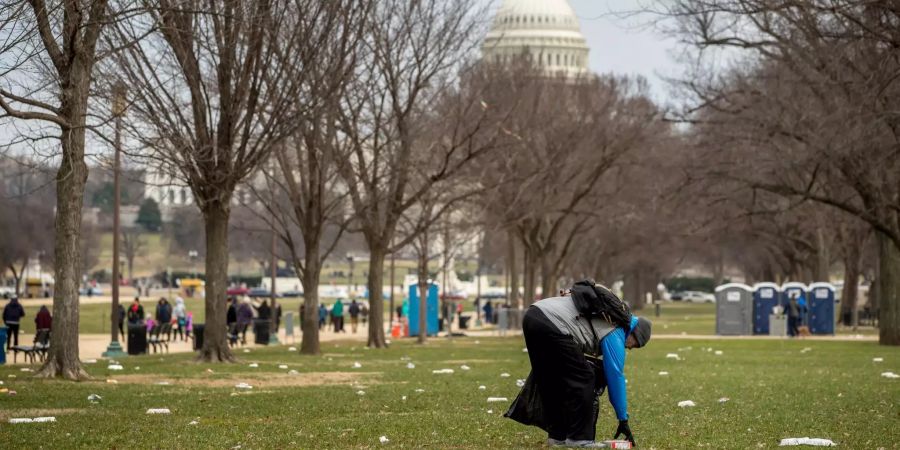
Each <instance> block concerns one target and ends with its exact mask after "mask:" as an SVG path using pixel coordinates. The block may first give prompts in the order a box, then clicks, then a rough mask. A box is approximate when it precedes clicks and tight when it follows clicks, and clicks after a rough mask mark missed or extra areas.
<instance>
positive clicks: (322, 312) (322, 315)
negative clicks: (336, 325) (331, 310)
mask: <svg viewBox="0 0 900 450" xmlns="http://www.w3.org/2000/svg"><path fill="white" fill-rule="evenodd" d="M327 318H328V308H327V307H325V304H323V303H319V331H322V328H325V319H327Z"/></svg>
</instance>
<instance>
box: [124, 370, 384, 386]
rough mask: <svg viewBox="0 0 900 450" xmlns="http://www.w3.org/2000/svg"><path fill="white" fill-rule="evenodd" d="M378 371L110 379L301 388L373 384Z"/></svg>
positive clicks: (197, 384)
mask: <svg viewBox="0 0 900 450" xmlns="http://www.w3.org/2000/svg"><path fill="white" fill-rule="evenodd" d="M380 376H381V372H352V373H351V372H307V373H303V372H301V373H298V374H296V375H290V374H284V373H277V374H276V373H262V374H203V375H202V376H199V377H194V378H166V377H163V376H159V375H137V374H136V375H122V376H117V377H113V379H115V380H117V381H118V382H119V384H123V383H124V384H145V385H154V384H157V383H159V382H168V383H169V384H170V385H171V386H205V387H234V385H235V384H237V383H241V382H243V383H248V384H250V385H251V386H253V387H255V388H257V387H258V388H266V387H304V386H324V385H336V384H358V383H363V384H366V385H371V384H373V382H374V381H376V380H377V379H378V378H379V377H380Z"/></svg>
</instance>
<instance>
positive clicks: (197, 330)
mask: <svg viewBox="0 0 900 450" xmlns="http://www.w3.org/2000/svg"><path fill="white" fill-rule="evenodd" d="M204 328H206V324H202V323H195V324H194V350H200V349H201V348H203V329H204Z"/></svg>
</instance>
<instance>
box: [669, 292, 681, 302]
mask: <svg viewBox="0 0 900 450" xmlns="http://www.w3.org/2000/svg"><path fill="white" fill-rule="evenodd" d="M669 298H670V299H671V300H672V301H674V302H680V301H682V300H684V292H673V293H672V294H671V295H670V296H669Z"/></svg>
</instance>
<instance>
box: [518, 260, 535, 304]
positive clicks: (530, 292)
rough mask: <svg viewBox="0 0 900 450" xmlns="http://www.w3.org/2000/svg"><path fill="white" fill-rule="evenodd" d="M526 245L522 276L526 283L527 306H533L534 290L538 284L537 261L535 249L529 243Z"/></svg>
mask: <svg viewBox="0 0 900 450" xmlns="http://www.w3.org/2000/svg"><path fill="white" fill-rule="evenodd" d="M524 247H525V252H524V253H525V257H524V258H522V259H523V264H522V265H523V266H524V267H523V268H522V278H523V279H524V280H523V281H524V284H525V294H524V295H525V306H526V307H528V306H531V304H532V303H534V291H535V286H536V285H537V261H536V259H537V258H536V257H535V254H534V251H533V250H532V249H531V248H530V247H529V246H527V245H525V246H524Z"/></svg>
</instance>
